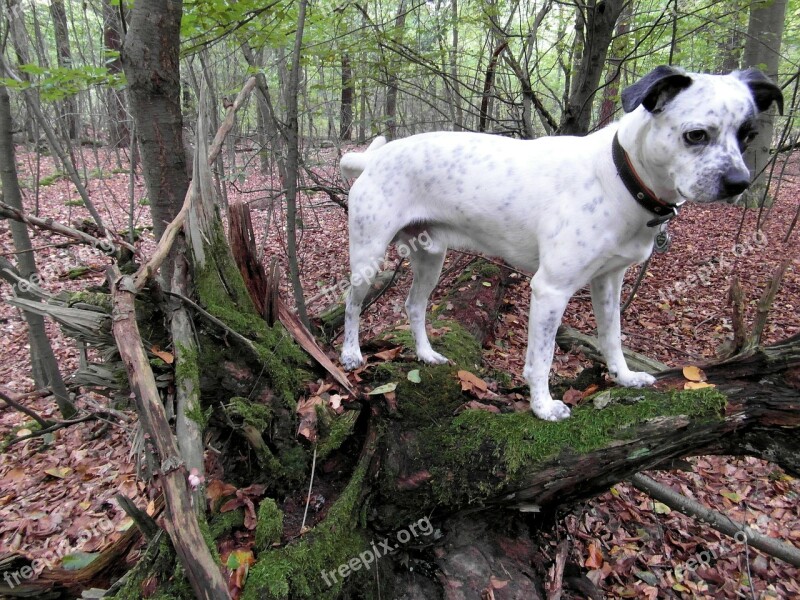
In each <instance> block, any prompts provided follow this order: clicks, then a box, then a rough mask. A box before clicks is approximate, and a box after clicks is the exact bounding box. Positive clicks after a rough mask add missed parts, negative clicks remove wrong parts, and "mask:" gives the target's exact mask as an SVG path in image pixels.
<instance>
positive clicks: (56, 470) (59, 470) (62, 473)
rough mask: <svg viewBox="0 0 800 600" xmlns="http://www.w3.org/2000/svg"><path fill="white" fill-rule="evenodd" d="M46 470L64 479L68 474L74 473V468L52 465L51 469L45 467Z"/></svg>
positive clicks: (49, 473)
mask: <svg viewBox="0 0 800 600" xmlns="http://www.w3.org/2000/svg"><path fill="white" fill-rule="evenodd" d="M44 472H45V473H47V474H48V475H51V476H53V477H57V478H58V479H64V478H65V477H66V476H67V475H69V474H70V473H72V469H70V468H69V467H52V468H50V469H45V470H44Z"/></svg>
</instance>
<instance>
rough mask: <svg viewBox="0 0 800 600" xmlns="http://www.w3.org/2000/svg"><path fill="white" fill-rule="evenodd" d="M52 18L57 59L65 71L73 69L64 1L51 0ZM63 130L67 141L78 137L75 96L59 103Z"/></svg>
mask: <svg viewBox="0 0 800 600" xmlns="http://www.w3.org/2000/svg"><path fill="white" fill-rule="evenodd" d="M50 16H51V17H52V18H53V27H54V29H55V39H56V57H57V59H58V66H59V67H61V68H63V69H70V68H72V52H71V51H70V47H69V29H68V28H67V12H66V10H65V9H64V0H50ZM59 104H60V110H59V112H60V113H61V115H60V120H61V125H62V127H61V130H62V133H63V137H64V139H65V140H74V139H75V138H76V137H77V132H78V127H77V119H78V103H77V102H76V101H75V96H67V97H65V98H64V99H63V100H61V101H60V102H59Z"/></svg>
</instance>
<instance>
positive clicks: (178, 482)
mask: <svg viewBox="0 0 800 600" xmlns="http://www.w3.org/2000/svg"><path fill="white" fill-rule="evenodd" d="M109 279H110V281H111V297H112V303H113V313H112V328H113V332H114V338H115V339H116V341H117V347H118V348H119V352H120V356H121V357H122V361H123V363H124V364H125V368H126V370H127V371H128V380H129V381H130V384H131V388H132V389H133V394H132V395H133V400H134V402H135V404H136V412H137V414H138V415H139V422H140V423H141V426H142V428H143V429H144V431H145V434H146V436H147V438H148V448H147V451H149V452H154V453H155V454H156V455H157V457H158V460H159V461H160V462H159V464H160V473H159V475H160V476H159V479H160V482H161V487H162V491H163V493H164V499H165V503H166V511H167V514H166V518H165V519H164V526H165V528H166V530H167V533H168V534H169V536H170V539H171V540H172V543H173V545H174V547H175V550H176V552H177V554H178V557H179V559H180V562H181V564H182V565H183V568H184V570H185V572H186V577H187V579H188V580H189V583H190V585H191V586H192V589H193V590H194V592H195V596H196V597H197V598H201V599H204V598H208V599H209V600H227V599H229V598H230V595H229V593H228V589H227V586H226V584H225V579H224V578H223V576H222V571H221V570H220V565H218V564H217V563H216V562H215V561H214V558H213V557H212V556H211V552H210V550H209V549H208V546H207V545H206V542H205V540H204V539H203V535H202V533H201V531H200V527H199V525H198V522H197V518H196V516H195V514H196V513H195V509H194V507H193V506H192V503H191V500H190V497H191V496H190V493H189V489H188V487H187V479H186V478H187V473H186V468H185V466H184V464H183V461H182V460H181V458H180V452H179V450H178V447H177V444H176V441H175V437H174V436H173V435H172V430H171V429H170V426H169V423H168V422H167V417H166V414H165V412H164V405H163V403H162V401H161V396H160V394H159V391H158V388H157V386H156V381H155V377H154V376H153V371H152V369H151V368H150V364H149V361H148V359H147V355H146V354H145V351H144V348H143V346H142V339H141V336H140V334H139V326H138V324H137V323H136V309H135V306H134V300H135V297H136V292H137V289H136V287H135V284H134V281H133V279H132V278H131V277H127V276H126V277H123V276H122V274H121V273H120V272H119V270H118V269H117V268H116V267H112V268H111V269H110V272H109Z"/></svg>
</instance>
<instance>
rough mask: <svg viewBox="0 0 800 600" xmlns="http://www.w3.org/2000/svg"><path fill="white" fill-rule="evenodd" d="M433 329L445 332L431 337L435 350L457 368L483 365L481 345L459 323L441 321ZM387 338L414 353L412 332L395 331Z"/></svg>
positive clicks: (434, 323) (388, 334)
mask: <svg viewBox="0 0 800 600" xmlns="http://www.w3.org/2000/svg"><path fill="white" fill-rule="evenodd" d="M431 327H432V328H433V329H435V330H436V329H438V330H441V331H443V333H442V334H441V335H438V336H437V335H432V336H430V339H431V345H432V346H433V348H434V350H436V351H437V352H440V353H441V354H443V355H444V356H446V357H447V358H449V359H450V360H451V361H453V362H454V363H455V364H456V366H458V367H460V368H462V369H474V368H475V367H476V365H479V364H480V363H481V347H480V344H478V342H477V341H476V340H475V337H474V336H473V335H471V334H470V333H469V332H468V331H467V330H466V329H464V327H462V326H461V325H460V324H459V323H457V322H456V321H446V320H440V321H434V322H433V323H432V324H431ZM386 337H387V338H389V339H391V340H392V341H393V342H396V343H398V344H400V345H402V346H404V347H405V348H406V349H407V350H408V351H409V352H411V353H412V354H413V353H414V349H415V344H414V336H413V334H412V333H411V331H408V330H400V331H397V330H395V331H391V332H388V333H387V334H386Z"/></svg>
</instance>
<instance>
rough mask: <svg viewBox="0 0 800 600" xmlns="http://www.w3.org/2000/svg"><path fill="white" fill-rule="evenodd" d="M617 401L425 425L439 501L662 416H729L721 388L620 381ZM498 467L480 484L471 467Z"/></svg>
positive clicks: (463, 497)
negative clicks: (667, 390) (645, 386)
mask: <svg viewBox="0 0 800 600" xmlns="http://www.w3.org/2000/svg"><path fill="white" fill-rule="evenodd" d="M612 396H613V398H614V401H613V402H612V404H609V405H608V406H606V407H605V408H604V409H602V410H597V409H596V408H594V406H592V405H585V406H581V407H578V408H576V409H573V412H572V417H571V418H569V419H567V420H566V421H562V422H559V423H551V422H547V421H542V420H540V419H536V418H534V417H533V416H532V415H531V414H529V413H527V412H526V413H512V414H502V415H496V414H492V413H489V412H486V411H476V410H468V411H465V412H463V413H462V414H460V415H458V416H457V417H456V418H455V419H453V421H452V422H451V423H450V424H449V426H448V428H447V430H446V431H444V432H443V431H441V430H435V429H433V428H431V429H429V430H428V431H427V432H425V434H424V435H425V437H426V438H427V443H423V445H422V446H423V453H427V454H429V455H431V456H436V457H437V458H436V460H435V461H434V462H433V464H436V465H437V466H436V467H433V468H432V469H431V473H432V475H433V491H434V496H435V498H436V500H437V501H438V502H441V503H445V504H449V505H454V504H464V503H471V502H476V501H478V502H479V501H480V500H481V499H482V498H484V497H487V496H490V495H493V494H496V493H498V492H499V491H501V490H502V489H503V488H505V487H507V486H508V485H509V484H511V485H513V482H514V480H515V478H516V477H517V476H518V475H519V474H520V473H521V471H522V468H523V467H524V468H525V470H526V471H530V470H531V469H535V467H536V464H537V463H539V462H542V461H544V460H546V459H549V458H552V457H554V456H556V455H558V454H559V453H561V452H564V451H568V452H569V451H572V452H577V453H580V454H585V453H588V452H592V451H594V450H598V449H600V448H603V447H607V446H608V445H609V444H610V443H611V442H613V441H614V440H626V439H628V438H629V436H630V431H632V429H631V426H633V425H636V424H639V423H642V422H643V421H647V420H649V419H655V418H658V417H667V416H678V415H686V416H688V417H691V418H694V419H701V420H702V419H704V418H705V419H708V420H717V419H720V418H722V416H721V415H722V414H723V411H724V407H725V403H726V399H725V396H723V395H722V394H720V393H718V392H716V391H714V390H713V389H710V388H709V389H703V390H697V391H687V392H674V393H672V394H669V395H664V394H663V393H660V392H654V391H642V390H629V389H614V390H612ZM477 471H480V472H483V473H486V472H488V473H492V474H495V475H496V476H497V479H496V480H495V481H494V482H493V483H492V482H487V478H484V479H483V481H484V483H483V484H481V485H482V487H481V485H479V486H476V485H474V482H471V481H470V479H471V478H470V473H471V472H477Z"/></svg>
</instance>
